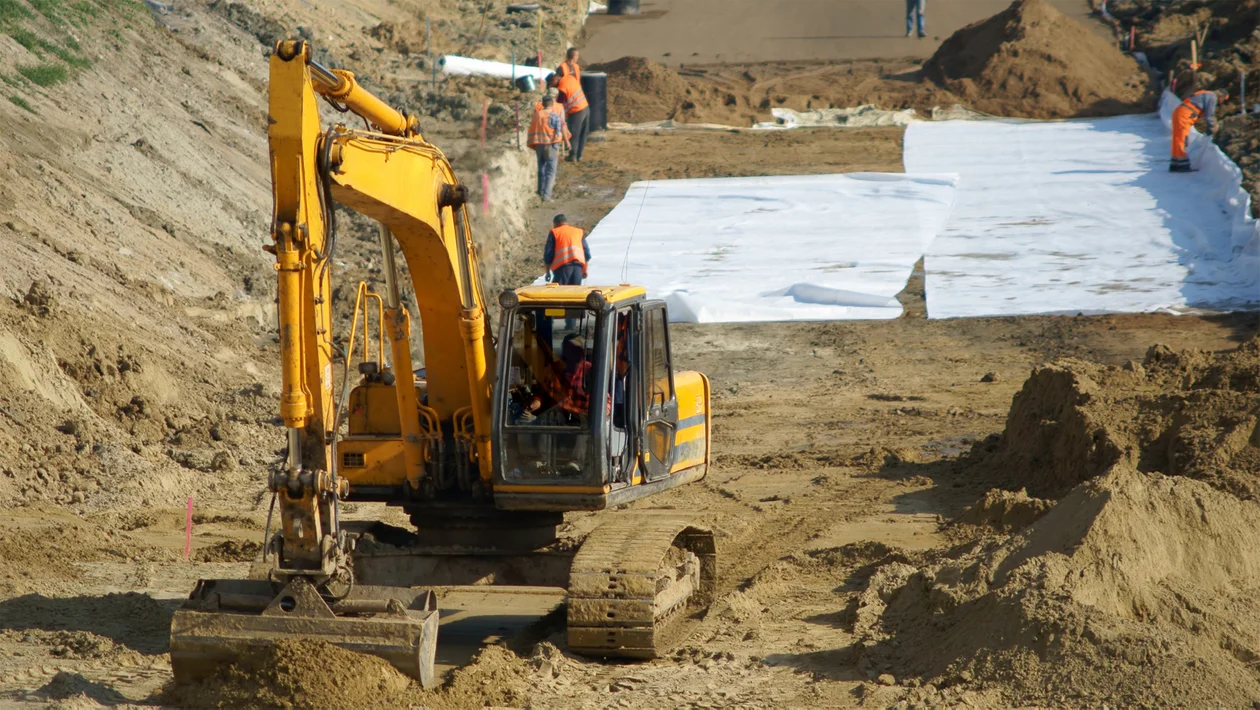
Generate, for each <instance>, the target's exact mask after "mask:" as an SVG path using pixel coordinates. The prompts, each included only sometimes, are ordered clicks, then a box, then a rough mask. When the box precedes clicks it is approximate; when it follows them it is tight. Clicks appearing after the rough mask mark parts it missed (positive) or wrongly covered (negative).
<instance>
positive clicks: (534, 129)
mask: <svg viewBox="0 0 1260 710" xmlns="http://www.w3.org/2000/svg"><path fill="white" fill-rule="evenodd" d="M525 144H526V145H528V146H529V147H530V148H533V149H534V154H535V155H537V156H538V190H537V193H538V196H539V197H541V198H542V199H543V201H544V202H545V201H547V200H550V199H551V191H552V189H553V188H554V187H555V185H556V168H557V166H558V165H559V163H560V146H561V144H563V145H564V146H565V147H568V145H569V127H568V126H566V125H565V123H564V109H563V108H561V106H560V104H558V103H556V100H555V98H554V97H552V96H551V94H550V93H547V95H545V96H543V97H542V100H541V101H539V102H538V103H536V104H534V117H533V118H531V119H530V121H529V136H528V137H527V138H526V139H525Z"/></svg>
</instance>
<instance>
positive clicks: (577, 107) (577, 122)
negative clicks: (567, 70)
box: [547, 74, 591, 162]
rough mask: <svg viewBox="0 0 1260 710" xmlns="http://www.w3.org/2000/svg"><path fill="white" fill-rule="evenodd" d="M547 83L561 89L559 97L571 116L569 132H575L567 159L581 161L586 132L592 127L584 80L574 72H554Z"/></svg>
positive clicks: (566, 113) (567, 113)
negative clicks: (561, 73) (583, 84)
mask: <svg viewBox="0 0 1260 710" xmlns="http://www.w3.org/2000/svg"><path fill="white" fill-rule="evenodd" d="M547 84H548V85H549V86H554V87H556V88H557V89H559V91H560V95H559V99H560V101H561V102H563V103H564V113H565V115H566V116H568V117H569V119H568V120H569V133H571V134H573V141H572V148H571V149H570V150H569V155H568V156H566V157H565V160H566V161H572V162H576V161H579V160H581V159H582V149H583V148H585V147H586V134H587V132H589V130H590V127H591V109H590V105H589V104H588V103H587V102H586V94H584V93H582V82H581V81H579V80H578V78H577V77H576V76H574V75H572V74H569V75H566V76H559V75H556V74H552V75H551V77H550V78H548V79H547Z"/></svg>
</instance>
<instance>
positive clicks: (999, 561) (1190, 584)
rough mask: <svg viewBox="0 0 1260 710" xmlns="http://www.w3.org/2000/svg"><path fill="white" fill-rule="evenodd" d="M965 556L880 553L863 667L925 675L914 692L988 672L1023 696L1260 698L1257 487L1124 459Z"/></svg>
mask: <svg viewBox="0 0 1260 710" xmlns="http://www.w3.org/2000/svg"><path fill="white" fill-rule="evenodd" d="M951 558H952V559H951ZM951 558H947V559H943V560H940V561H939V562H936V563H933V564H928V565H925V566H922V567H918V568H914V567H911V566H909V565H906V564H904V563H902V562H893V563H890V564H888V565H887V566H885V567H881V568H880V569H879V570H877V571H876V572H875V573H874V574H873V575H872V576H871V579H870V583H869V589H868V591H867V592H866V593H864V594H863V595H862V596H861V598H862V599H864V600H866V602H867V603H866V604H865V605H864V606H862V607H861V608H859V610H858V611H859V612H862V611H865V613H857V614H855V615H854V617H853V618H854V622H855V625H854V632H855V634H856V635H857V636H858V639H859V640H858V641H857V642H856V643H855V645H854V647H853V650H854V655H855V657H856V658H857V660H858V665H859V668H866V669H875V670H877V669H879V668H885V667H888V666H890V665H891V666H892V667H895V668H897V669H898V672H899V673H900V674H901V675H900V677H899V678H898V680H899V681H901V682H903V683H905V681H906V680H907V679H909V678H917V679H919V680H920V683H921V684H922V687H921V688H920V689H918V690H915V691H912V692H911V694H910V697H908V698H907V700H910V701H911V702H916V701H920V700H923V701H926V700H930V699H931V697H932V695H933V694H934V693H936V692H937V691H938V689H941V688H945V687H955V686H960V687H964V688H970V687H979V686H977V685H976V684H977V682H978V680H977V679H983V685H984V687H986V688H995V687H996V688H1001V689H1002V692H1003V694H1004V696H1005V697H1004V700H1005V703H1006V704H1009V705H1047V704H1054V705H1059V706H1062V705H1070V706H1084V705H1098V704H1099V703H1101V702H1104V701H1105V702H1106V703H1108V704H1117V705H1120V706H1125V705H1133V704H1142V705H1154V706H1185V707H1189V706H1196V707H1207V706H1213V707H1216V706H1224V707H1249V706H1250V705H1251V704H1252V703H1253V701H1255V700H1257V699H1260V682H1257V679H1256V676H1255V674H1254V672H1253V671H1252V669H1251V667H1250V664H1251V663H1252V661H1254V659H1255V658H1257V657H1260V622H1257V621H1256V618H1257V616H1256V614H1257V612H1260V602H1257V600H1256V596H1255V594H1254V591H1253V590H1254V583H1253V579H1254V574H1255V570H1257V569H1260V510H1258V509H1257V508H1256V507H1255V504H1254V503H1251V502H1248V501H1240V500H1238V499H1237V498H1235V497H1233V496H1230V495H1228V494H1226V493H1222V492H1220V491H1217V490H1214V489H1212V488H1211V487H1210V486H1208V485H1206V484H1204V483H1203V482H1200V481H1194V480H1190V479H1187V478H1182V477H1167V476H1160V475H1149V474H1143V473H1139V472H1137V471H1134V470H1133V469H1132V468H1130V467H1128V466H1127V465H1125V464H1120V465H1117V466H1115V467H1113V468H1111V469H1110V470H1109V471H1108V472H1107V473H1106V474H1105V475H1104V476H1102V477H1100V478H1098V479H1095V480H1093V481H1089V482H1087V483H1084V484H1082V485H1080V486H1078V487H1077V488H1076V489H1074V490H1073V491H1072V492H1071V493H1070V494H1069V495H1067V496H1066V497H1064V498H1063V499H1062V500H1060V501H1059V502H1058V503H1057V504H1056V505H1055V506H1054V508H1053V509H1052V510H1050V511H1049V512H1048V513H1047V514H1046V515H1045V516H1044V517H1043V518H1041V519H1040V520H1039V521H1037V522H1035V523H1034V524H1033V525H1032V526H1031V527H1029V528H1027V529H1026V530H1025V531H1024V532H1022V533H1021V534H1018V535H1015V536H1013V537H1009V538H997V539H996V540H995V539H993V538H989V539H985V540H982V541H981V542H979V543H977V544H975V545H974V546H973V547H972V548H971V549H969V550H965V551H963V552H961V553H959V554H957V555H951ZM875 670H872V672H875ZM911 685H914V684H913V683H911Z"/></svg>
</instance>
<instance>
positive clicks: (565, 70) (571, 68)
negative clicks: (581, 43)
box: [556, 59, 582, 81]
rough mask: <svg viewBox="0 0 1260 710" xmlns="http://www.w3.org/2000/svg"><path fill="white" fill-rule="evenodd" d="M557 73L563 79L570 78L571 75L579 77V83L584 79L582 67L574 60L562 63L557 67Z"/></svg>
mask: <svg viewBox="0 0 1260 710" xmlns="http://www.w3.org/2000/svg"><path fill="white" fill-rule="evenodd" d="M556 73H557V74H559V75H560V78H561V79H563V78H564V77H566V76H569V75H570V74H572V75H573V76H575V77H577V78H578V80H579V81H580V80H581V79H582V67H579V66H578V63H577V62H575V61H573V60H572V59H566V60H564V61H563V62H560V66H558V67H556Z"/></svg>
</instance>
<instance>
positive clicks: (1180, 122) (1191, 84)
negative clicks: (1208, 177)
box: [1168, 77, 1220, 173]
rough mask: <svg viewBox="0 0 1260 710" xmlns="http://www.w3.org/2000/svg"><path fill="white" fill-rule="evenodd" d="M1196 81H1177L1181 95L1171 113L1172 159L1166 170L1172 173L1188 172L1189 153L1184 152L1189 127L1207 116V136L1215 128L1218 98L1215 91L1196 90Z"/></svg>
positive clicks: (1187, 141)
mask: <svg viewBox="0 0 1260 710" xmlns="http://www.w3.org/2000/svg"><path fill="white" fill-rule="evenodd" d="M1195 85H1196V82H1195V80H1194V79H1193V78H1191V77H1187V78H1186V80H1185V83H1184V85H1183V84H1182V83H1181V82H1178V89H1179V90H1178V92H1177V95H1178V96H1179V97H1181V105H1180V106H1178V107H1177V108H1176V109H1174V110H1173V114H1172V160H1170V161H1169V163H1168V170H1169V171H1170V172H1174V173H1188V172H1191V171H1192V170H1193V168H1191V167H1190V155H1189V154H1188V153H1187V152H1186V147H1187V144H1188V143H1189V140H1190V129H1191V128H1194V124H1195V123H1198V121H1199V118H1201V117H1206V118H1207V136H1208V138H1211V137H1212V133H1213V132H1214V131H1215V130H1216V105H1217V103H1218V102H1219V100H1220V97H1219V96H1217V94H1216V92H1215V91H1196V86H1195Z"/></svg>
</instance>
